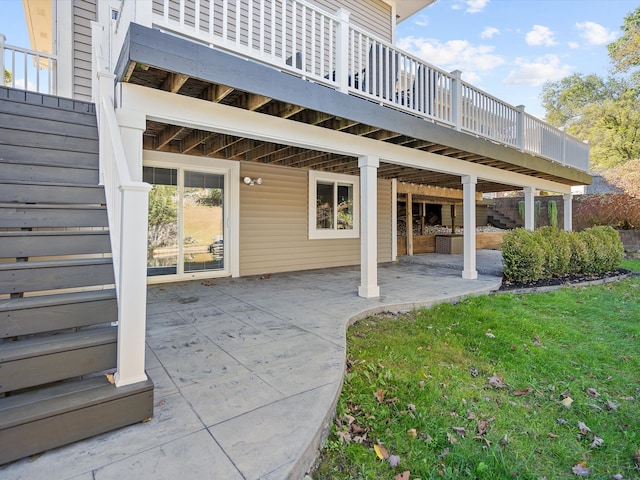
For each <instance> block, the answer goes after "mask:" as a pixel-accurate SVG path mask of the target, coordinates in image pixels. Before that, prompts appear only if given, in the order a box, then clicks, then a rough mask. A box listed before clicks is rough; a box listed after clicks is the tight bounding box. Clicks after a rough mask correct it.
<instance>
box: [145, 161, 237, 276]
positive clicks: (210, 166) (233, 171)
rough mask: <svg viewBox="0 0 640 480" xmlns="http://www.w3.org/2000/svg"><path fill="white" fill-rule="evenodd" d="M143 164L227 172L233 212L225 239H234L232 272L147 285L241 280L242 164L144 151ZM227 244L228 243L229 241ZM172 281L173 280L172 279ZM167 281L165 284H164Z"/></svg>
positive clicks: (228, 215) (226, 221) (226, 222)
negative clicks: (178, 281) (191, 281)
mask: <svg viewBox="0 0 640 480" xmlns="http://www.w3.org/2000/svg"><path fill="white" fill-rule="evenodd" d="M142 161H143V164H153V165H156V166H165V167H168V168H176V167H187V168H189V167H192V168H197V169H200V170H203V171H207V170H210V171H224V172H225V173H226V174H227V176H228V182H227V185H225V187H226V189H228V190H229V194H228V195H229V197H228V204H229V208H227V209H225V218H224V229H225V237H224V238H225V239H227V238H229V239H231V242H229V244H228V246H227V247H228V248H229V251H228V262H229V268H228V269H227V268H225V270H224V271H222V272H216V271H211V272H202V273H199V272H193V273H188V274H184V275H180V276H179V278H178V277H176V275H171V276H166V277H163V276H157V277H147V283H150V284H151V283H161V282H163V281H164V282H166V281H171V282H175V281H177V280H189V279H191V280H192V279H195V278H211V277H215V276H218V277H219V276H229V275H231V276H232V277H239V276H240V252H239V249H240V162H236V161H234V160H223V159H219V158H203V157H196V156H194V155H183V154H179V153H168V152H157V151H152V150H143V157H142ZM225 243H226V240H225ZM168 277H171V278H168ZM163 279H164V280H163Z"/></svg>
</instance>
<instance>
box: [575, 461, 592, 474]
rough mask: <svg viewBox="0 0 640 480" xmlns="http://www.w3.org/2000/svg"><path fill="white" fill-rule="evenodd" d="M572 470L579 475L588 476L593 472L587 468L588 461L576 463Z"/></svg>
mask: <svg viewBox="0 0 640 480" xmlns="http://www.w3.org/2000/svg"><path fill="white" fill-rule="evenodd" d="M571 471H572V472H573V474H574V475H578V476H579V477H586V476H587V475H589V474H590V473H591V470H589V469H588V468H587V462H580V463H578V464H577V465H574V466H573V468H572V469H571Z"/></svg>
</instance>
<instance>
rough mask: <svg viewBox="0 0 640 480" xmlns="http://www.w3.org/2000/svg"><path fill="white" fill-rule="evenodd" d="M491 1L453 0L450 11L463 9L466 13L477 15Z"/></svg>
mask: <svg viewBox="0 0 640 480" xmlns="http://www.w3.org/2000/svg"><path fill="white" fill-rule="evenodd" d="M490 1H491V0H455V1H454V3H452V4H451V9H452V10H462V9H463V8H464V9H465V12H467V13H479V12H482V11H483V10H484V8H485V7H486V6H487V5H488V4H489V2H490Z"/></svg>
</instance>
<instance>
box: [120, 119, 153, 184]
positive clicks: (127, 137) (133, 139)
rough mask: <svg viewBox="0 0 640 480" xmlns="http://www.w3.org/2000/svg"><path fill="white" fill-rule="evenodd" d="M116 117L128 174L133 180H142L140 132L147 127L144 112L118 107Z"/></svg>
mask: <svg viewBox="0 0 640 480" xmlns="http://www.w3.org/2000/svg"><path fill="white" fill-rule="evenodd" d="M116 118H117V119H118V125H120V135H121V136H122V146H123V147H124V152H125V154H126V156H127V164H128V166H129V175H130V176H131V180H132V181H134V182H141V181H142V134H143V133H144V131H145V130H146V128H147V119H146V116H145V114H144V113H142V112H137V111H133V110H127V109H122V108H118V109H116Z"/></svg>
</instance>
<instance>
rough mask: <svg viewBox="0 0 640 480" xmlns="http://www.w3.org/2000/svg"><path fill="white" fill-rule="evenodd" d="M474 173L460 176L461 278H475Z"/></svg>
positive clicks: (476, 275)
mask: <svg viewBox="0 0 640 480" xmlns="http://www.w3.org/2000/svg"><path fill="white" fill-rule="evenodd" d="M477 183H478V178H477V177H476V176H475V175H465V176H464V177H462V186H463V220H464V269H463V270H462V278H465V279H468V280H475V279H476V278H478V271H477V270H476V184H477Z"/></svg>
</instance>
